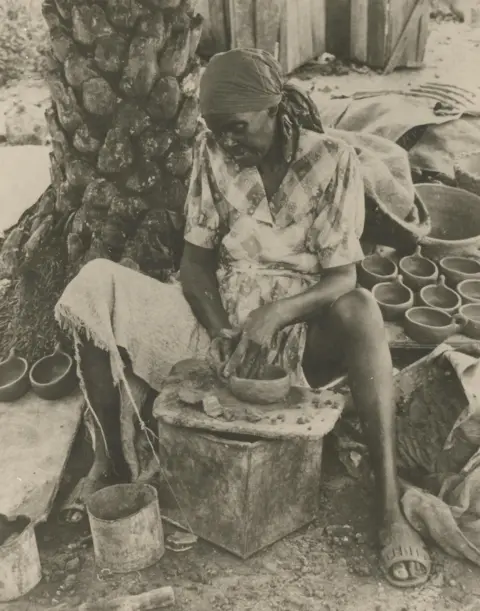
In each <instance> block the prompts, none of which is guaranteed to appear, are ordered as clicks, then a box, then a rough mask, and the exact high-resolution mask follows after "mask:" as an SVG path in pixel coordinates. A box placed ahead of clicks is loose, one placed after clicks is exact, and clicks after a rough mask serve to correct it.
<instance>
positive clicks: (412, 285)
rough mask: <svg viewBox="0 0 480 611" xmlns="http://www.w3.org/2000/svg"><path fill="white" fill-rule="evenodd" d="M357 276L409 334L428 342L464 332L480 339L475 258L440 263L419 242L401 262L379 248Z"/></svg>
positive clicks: (479, 279) (385, 312)
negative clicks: (423, 250)
mask: <svg viewBox="0 0 480 611" xmlns="http://www.w3.org/2000/svg"><path fill="white" fill-rule="evenodd" d="M358 279H359V282H360V284H361V285H362V286H364V287H365V288H368V289H370V290H371V291H372V294H373V296H374V297H375V299H376V300H377V302H378V305H379V306H380V309H381V310H382V314H383V317H384V319H385V320H386V321H397V322H401V321H403V325H404V329H405V332H406V333H407V335H408V336H409V337H411V338H412V339H413V340H415V341H417V342H418V343H420V344H422V345H424V346H426V347H429V346H436V345H438V344H440V343H442V342H444V341H445V340H447V339H448V338H449V337H451V336H452V335H455V334H456V333H460V332H462V333H465V334H466V335H468V336H469V337H472V338H475V339H480V263H478V262H477V261H476V260H474V259H469V258H465V257H444V258H443V259H441V260H440V261H439V263H438V265H437V264H436V263H435V262H434V261H432V260H431V259H428V258H427V257H424V256H423V255H422V252H421V248H420V247H417V250H416V251H415V253H413V254H412V255H409V256H406V257H403V258H401V259H400V261H399V263H398V265H397V264H396V263H395V262H394V261H393V260H391V259H389V258H387V257H384V256H382V255H380V254H378V253H375V254H373V255H370V256H368V257H366V258H365V259H364V260H363V261H362V262H361V264H360V265H359V269H358ZM462 303H464V304H465V305H462Z"/></svg>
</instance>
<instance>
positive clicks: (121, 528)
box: [87, 484, 165, 573]
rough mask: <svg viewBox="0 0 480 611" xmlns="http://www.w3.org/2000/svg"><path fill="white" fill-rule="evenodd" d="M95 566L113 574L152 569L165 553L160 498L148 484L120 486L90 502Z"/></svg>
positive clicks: (104, 489) (106, 490) (105, 491)
mask: <svg viewBox="0 0 480 611" xmlns="http://www.w3.org/2000/svg"><path fill="white" fill-rule="evenodd" d="M87 512H88V518H89V521H90V528H91V531H92V538H93V549H94V552H95V563H96V565H97V567H98V568H100V569H109V570H110V571H112V572H113V573H129V572H130V571H139V570H141V569H145V568H147V567H149V566H152V565H153V564H155V563H156V562H158V561H159V560H160V558H161V557H162V556H163V554H164V552H165V546H164V537H163V528H162V520H161V516H160V507H159V505H158V494H157V491H156V490H155V488H153V486H149V485H148V484H117V485H115V486H109V487H107V488H103V489H102V490H99V491H98V492H95V494H93V495H92V496H91V497H90V499H89V501H88V502H87Z"/></svg>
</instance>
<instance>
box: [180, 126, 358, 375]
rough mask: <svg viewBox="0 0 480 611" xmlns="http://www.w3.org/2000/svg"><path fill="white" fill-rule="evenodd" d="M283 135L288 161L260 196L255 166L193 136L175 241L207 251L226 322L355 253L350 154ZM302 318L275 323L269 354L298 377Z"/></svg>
mask: <svg viewBox="0 0 480 611" xmlns="http://www.w3.org/2000/svg"><path fill="white" fill-rule="evenodd" d="M295 140H296V146H294V145H293V142H294V138H293V135H291V134H290V135H287V136H286V137H285V139H284V147H283V154H284V155H285V158H286V160H287V161H288V162H289V168H288V170H287V173H286V175H285V177H284V179H283V181H282V183H281V185H280V188H279V189H278V191H277V192H276V194H275V195H274V196H273V197H272V198H271V200H270V201H269V200H268V199H267V196H266V193H265V188H264V185H263V182H262V178H261V176H260V174H259V172H258V170H257V168H245V169H240V168H238V166H237V165H236V164H235V162H234V161H233V160H231V159H230V158H229V157H228V156H227V155H226V154H225V153H224V152H223V150H222V149H221V148H220V147H219V146H218V145H217V144H216V142H215V140H214V138H213V135H212V134H211V133H210V132H208V131H206V132H204V133H203V134H202V135H201V136H200V137H199V139H198V142H197V144H196V149H195V156H194V166H193V172H192V178H191V182H190V189H189V193H188V197H187V201H186V227H185V240H186V241H187V242H189V243H191V244H194V245H196V246H200V247H202V248H209V249H217V248H218V252H219V266H218V271H217V278H218V283H219V290H220V295H221V298H222V302H223V305H224V307H225V310H226V311H227V313H228V316H229V319H230V322H231V324H232V325H234V326H237V325H241V324H242V323H243V322H244V320H245V318H246V317H247V316H248V314H249V313H250V312H251V311H252V310H254V309H256V308H258V307H260V306H262V305H264V304H266V303H270V302H272V301H275V300H278V299H282V298H284V297H290V296H292V295H296V294H298V293H301V292H303V291H305V290H306V289H307V288H309V287H311V286H312V285H314V284H316V283H317V282H318V281H319V280H320V279H321V275H322V270H325V269H329V268H334V267H339V266H343V265H348V264H352V263H356V262H358V261H360V260H361V259H362V258H363V252H362V248H361V245H360V237H361V234H362V232H363V226H364V220H365V203H364V186H363V180H362V176H361V170H360V166H359V162H358V159H357V156H356V153H355V151H354V149H353V148H351V147H349V146H348V145H346V144H345V143H343V142H341V141H339V140H337V139H335V138H332V137H330V136H328V135H325V134H319V133H316V132H313V131H308V130H304V129H300V130H299V133H298V138H297V139H295ZM306 331H307V329H306V324H304V323H297V324H293V325H290V326H288V327H286V328H284V329H283V330H281V331H280V332H279V333H278V334H277V336H276V337H275V338H274V342H273V345H272V346H271V347H270V348H271V350H270V357H269V360H270V362H272V363H275V364H278V365H280V366H282V367H284V368H285V369H286V370H287V371H290V372H291V373H292V374H293V376H294V379H295V382H296V383H297V384H305V383H306V380H305V377H304V374H303V369H302V359H303V353H304V350H305V342H306Z"/></svg>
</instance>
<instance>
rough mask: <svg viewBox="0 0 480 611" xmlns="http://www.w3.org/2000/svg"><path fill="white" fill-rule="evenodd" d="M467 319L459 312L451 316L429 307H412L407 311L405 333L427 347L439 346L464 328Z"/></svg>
mask: <svg viewBox="0 0 480 611" xmlns="http://www.w3.org/2000/svg"><path fill="white" fill-rule="evenodd" d="M464 325H465V321H464V319H463V318H462V317H460V315H459V314H457V315H456V316H455V317H452V316H450V314H447V313H446V312H443V311H442V310H438V309H436V308H428V307H422V306H420V307H415V308H411V309H410V310H408V311H407V312H406V313H405V333H406V334H407V335H408V336H409V337H411V338H412V339H413V340H415V341H416V342H418V343H419V344H421V345H422V346H424V347H426V348H430V347H433V346H438V344H441V343H442V342H444V341H445V340H447V339H448V338H449V337H451V336H452V335H455V334H456V333H460V332H461V331H462V330H463V327H464Z"/></svg>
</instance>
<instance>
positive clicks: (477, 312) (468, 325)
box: [460, 303, 480, 339]
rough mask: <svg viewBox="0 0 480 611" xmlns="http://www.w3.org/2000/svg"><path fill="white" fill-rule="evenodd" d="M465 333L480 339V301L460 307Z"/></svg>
mask: <svg viewBox="0 0 480 611" xmlns="http://www.w3.org/2000/svg"><path fill="white" fill-rule="evenodd" d="M460 316H461V317H462V319H463V322H464V327H463V333H465V335H468V337H471V338H472V339H480V303H468V304H466V305H463V306H462V307H461V308H460Z"/></svg>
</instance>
